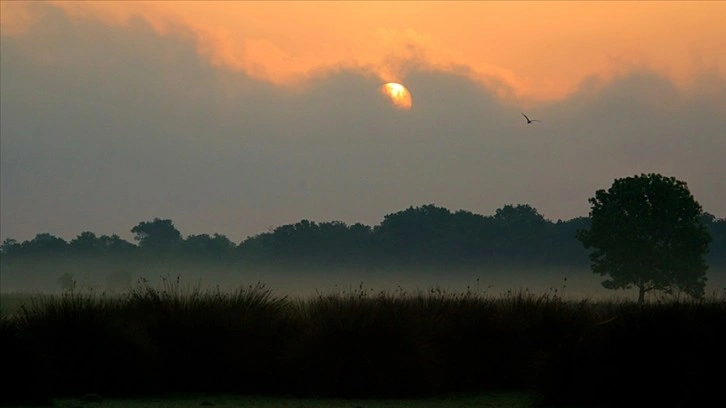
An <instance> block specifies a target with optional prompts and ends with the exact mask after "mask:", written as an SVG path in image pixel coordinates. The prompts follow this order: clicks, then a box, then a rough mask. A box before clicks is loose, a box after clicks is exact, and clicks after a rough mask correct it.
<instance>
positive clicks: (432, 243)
mask: <svg viewBox="0 0 726 408" xmlns="http://www.w3.org/2000/svg"><path fill="white" fill-rule="evenodd" d="M451 221H452V214H451V212H450V211H449V210H448V209H446V208H442V207H437V206H435V205H433V204H427V205H423V206H420V207H409V208H408V209H406V210H404V211H399V212H397V213H393V214H388V215H386V216H385V217H384V218H383V222H381V224H380V225H378V226H376V228H374V230H373V235H374V241H375V243H376V245H377V246H378V248H379V249H380V250H381V251H382V252H383V254H384V256H386V257H389V258H392V259H393V260H398V261H402V262H405V263H411V262H414V263H416V262H422V261H430V260H432V259H440V260H443V259H444V258H445V257H446V255H447V254H448V253H449V252H450V249H451V248H452V246H453V243H452V241H451V236H452V234H451V226H452V223H451Z"/></svg>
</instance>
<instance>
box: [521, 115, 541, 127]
mask: <svg viewBox="0 0 726 408" xmlns="http://www.w3.org/2000/svg"><path fill="white" fill-rule="evenodd" d="M522 116H524V118H525V119H527V124H528V125H529V124H531V123H532V122H541V120H537V119H530V118H528V117H527V115H525V114H524V112H522Z"/></svg>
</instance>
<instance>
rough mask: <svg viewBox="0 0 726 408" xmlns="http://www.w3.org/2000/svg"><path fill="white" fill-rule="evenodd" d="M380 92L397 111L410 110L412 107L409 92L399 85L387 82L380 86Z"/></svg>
mask: <svg viewBox="0 0 726 408" xmlns="http://www.w3.org/2000/svg"><path fill="white" fill-rule="evenodd" d="M380 92H381V93H382V94H384V95H386V96H387V97H388V98H389V99H390V100H391V103H393V106H395V107H397V108H399V109H404V110H410V109H411V106H412V105H413V102H412V100H411V92H409V91H408V89H406V87H405V86H403V85H401V84H398V83H395V82H388V83H386V84H383V85H381V87H380Z"/></svg>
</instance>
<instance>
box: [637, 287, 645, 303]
mask: <svg viewBox="0 0 726 408" xmlns="http://www.w3.org/2000/svg"><path fill="white" fill-rule="evenodd" d="M644 301H645V285H644V284H640V285H638V304H639V305H642V304H643V302H644Z"/></svg>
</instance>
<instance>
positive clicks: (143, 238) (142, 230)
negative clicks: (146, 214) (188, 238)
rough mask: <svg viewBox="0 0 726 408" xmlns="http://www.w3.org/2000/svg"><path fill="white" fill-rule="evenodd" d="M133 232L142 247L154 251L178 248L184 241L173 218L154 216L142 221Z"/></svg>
mask: <svg viewBox="0 0 726 408" xmlns="http://www.w3.org/2000/svg"><path fill="white" fill-rule="evenodd" d="M131 232H132V233H133V234H134V239H135V240H136V241H139V246H140V247H141V248H145V249H150V250H154V251H162V252H164V251H169V250H174V249H178V248H179V247H180V245H181V243H182V236H181V233H180V232H179V230H177V229H176V228H175V227H174V223H173V222H172V220H162V219H159V218H154V220H153V221H144V222H140V223H139V224H138V225H136V226H135V227H133V228H132V229H131Z"/></svg>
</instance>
